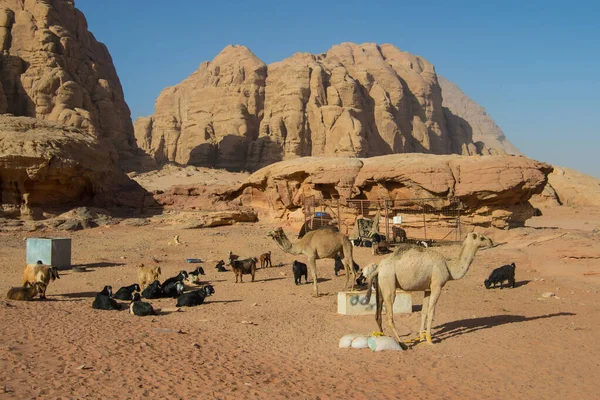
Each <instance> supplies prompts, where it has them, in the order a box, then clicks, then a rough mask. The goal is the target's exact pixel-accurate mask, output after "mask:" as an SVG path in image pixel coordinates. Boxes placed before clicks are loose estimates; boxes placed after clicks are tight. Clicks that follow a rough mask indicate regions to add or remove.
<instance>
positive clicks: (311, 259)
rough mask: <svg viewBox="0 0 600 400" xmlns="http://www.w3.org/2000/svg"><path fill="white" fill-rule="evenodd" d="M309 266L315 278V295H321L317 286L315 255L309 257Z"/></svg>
mask: <svg viewBox="0 0 600 400" xmlns="http://www.w3.org/2000/svg"><path fill="white" fill-rule="evenodd" d="M308 267H309V268H310V274H311V275H312V278H313V287H314V290H315V293H314V295H315V297H319V288H318V287H317V260H316V259H315V258H314V257H309V258H308Z"/></svg>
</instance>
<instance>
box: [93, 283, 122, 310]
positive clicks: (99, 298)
mask: <svg viewBox="0 0 600 400" xmlns="http://www.w3.org/2000/svg"><path fill="white" fill-rule="evenodd" d="M92 308H95V309H96V310H120V309H121V306H120V305H119V303H117V302H116V301H115V300H114V299H113V298H112V287H111V286H104V289H102V291H101V292H100V293H98V294H97V295H96V298H95V299H94V302H93V303H92Z"/></svg>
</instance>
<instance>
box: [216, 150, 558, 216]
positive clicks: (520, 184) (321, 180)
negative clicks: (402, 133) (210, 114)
mask: <svg viewBox="0 0 600 400" xmlns="http://www.w3.org/2000/svg"><path fill="white" fill-rule="evenodd" d="M551 171H552V167H551V166H550V165H548V164H545V163H542V162H538V161H534V160H530V159H528V158H525V157H521V156H508V155H503V156H476V157H466V156H457V155H446V156H435V155H426V154H397V155H388V156H381V157H372V158H365V159H351V158H330V157H322V158H321V157H319V158H317V157H310V158H303V159H296V160H288V161H282V162H279V163H276V164H272V165H269V166H267V167H265V168H262V169H260V170H258V171H256V172H255V173H254V174H252V175H251V176H250V177H249V178H248V180H247V181H246V182H244V183H243V184H242V185H239V186H237V187H234V188H232V189H231V190H229V191H225V192H224V193H222V195H221V196H222V198H223V199H225V200H229V201H232V202H234V203H235V202H237V203H239V204H241V205H245V206H252V207H255V208H257V209H260V210H261V211H262V212H264V213H265V214H267V215H271V216H274V217H277V218H282V219H286V218H287V217H288V215H289V214H291V213H293V212H294V211H295V210H297V209H298V208H299V207H302V205H303V204H304V201H305V199H306V198H307V197H314V198H316V199H323V198H335V197H337V196H339V197H340V199H341V200H342V202H343V201H344V200H345V199H364V200H404V199H415V198H425V199H436V198H441V199H446V198H451V197H454V198H457V199H459V200H460V201H461V203H462V204H463V206H464V210H463V211H462V213H463V214H462V215H470V216H473V217H477V216H480V215H485V216H486V217H487V218H486V219H485V222H486V223H490V222H491V223H492V225H494V226H496V227H506V226H508V224H517V225H518V224H520V223H522V222H524V221H525V220H526V219H528V218H530V217H531V216H533V213H534V209H533V207H532V206H531V205H530V204H529V202H528V200H529V199H530V198H531V196H532V195H534V194H537V193H540V192H541V191H542V190H543V188H544V186H545V184H546V182H547V175H548V174H549V173H550V172H551ZM473 220H474V221H477V219H473ZM481 221H482V223H483V221H484V219H481ZM475 223H477V222H475Z"/></svg>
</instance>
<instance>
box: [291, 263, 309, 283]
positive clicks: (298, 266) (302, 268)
mask: <svg viewBox="0 0 600 400" xmlns="http://www.w3.org/2000/svg"><path fill="white" fill-rule="evenodd" d="M292 272H293V273H294V283H295V284H296V285H299V284H300V283H302V282H301V280H302V276H304V283H308V268H307V267H306V264H304V263H303V262H300V261H297V260H294V262H293V263H292Z"/></svg>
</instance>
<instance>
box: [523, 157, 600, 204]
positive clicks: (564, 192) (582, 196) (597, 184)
mask: <svg viewBox="0 0 600 400" xmlns="http://www.w3.org/2000/svg"><path fill="white" fill-rule="evenodd" d="M553 168H554V171H552V173H551V174H550V175H548V185H547V186H546V188H544V191H543V192H542V193H540V194H539V195H536V196H534V198H533V199H532V203H533V204H534V205H535V206H536V207H537V206H552V205H566V206H573V207H600V180H599V179H596V178H594V177H593V176H590V175H586V174H584V173H581V172H579V171H575V170H573V169H570V168H564V167H558V166H553Z"/></svg>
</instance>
